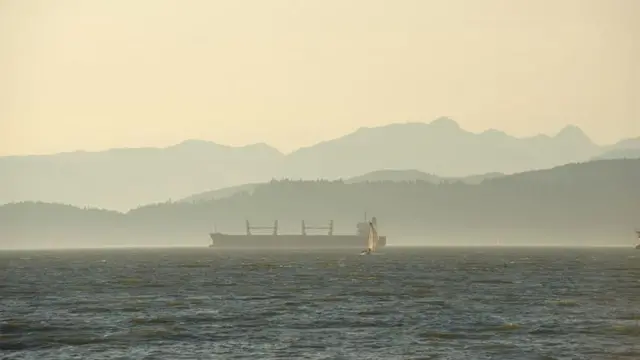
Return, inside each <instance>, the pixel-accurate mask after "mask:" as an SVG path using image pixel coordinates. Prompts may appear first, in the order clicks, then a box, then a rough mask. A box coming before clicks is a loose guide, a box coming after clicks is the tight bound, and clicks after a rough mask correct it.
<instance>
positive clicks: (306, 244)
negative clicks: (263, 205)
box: [209, 233, 387, 250]
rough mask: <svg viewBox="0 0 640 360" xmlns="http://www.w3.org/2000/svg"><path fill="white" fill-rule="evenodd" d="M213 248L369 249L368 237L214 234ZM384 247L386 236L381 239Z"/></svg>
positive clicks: (212, 238)
mask: <svg viewBox="0 0 640 360" xmlns="http://www.w3.org/2000/svg"><path fill="white" fill-rule="evenodd" d="M209 236H210V237H211V245H209V246H210V247H213V248H223V249H357V250H362V249H366V247H367V239H368V237H362V236H357V235H228V234H219V233H212V234H209ZM379 239H380V240H379V245H378V247H384V246H385V245H386V242H387V238H386V236H380V237H379Z"/></svg>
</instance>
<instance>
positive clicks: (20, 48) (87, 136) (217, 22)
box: [0, 0, 640, 155]
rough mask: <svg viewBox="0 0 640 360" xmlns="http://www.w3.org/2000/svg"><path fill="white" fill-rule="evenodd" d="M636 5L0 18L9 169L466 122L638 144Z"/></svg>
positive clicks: (93, 10) (0, 121) (119, 4)
mask: <svg viewBox="0 0 640 360" xmlns="http://www.w3.org/2000/svg"><path fill="white" fill-rule="evenodd" d="M638 14H640V2H638V1H635V0H606V1H603V0H553V1H552V0H536V1H533V0H531V1H527V0H485V1H461V0H446V1H444V0H443V1H437V0H433V1H429V0H427V1H418V0H403V1H381V0H350V1H342V0H340V1H338V0H323V1H293V0H292V1H282V0H273V1H246V0H237V1H198V0H194V1H186V2H183V1H166V0H138V1H108V0H102V1H97V0H58V1H46V0H30V1H22V0H2V1H0V155H20V154H21V155H24V154H49V153H56V152H64V151H74V150H104V149H107V148H113V147H141V146H168V145H173V144H175V143H179V142H181V141H183V140H186V139H202V140H210V141H214V142H217V143H220V144H225V145H233V146H238V145H246V144H252V143H263V142H264V143H268V144H269V145H271V146H274V147H275V148H277V149H278V150H280V151H283V152H290V151H293V150H295V149H297V148H299V147H302V146H309V145H313V144H315V143H317V142H320V141H324V140H328V139H331V138H335V137H338V136H342V135H344V134H346V133H349V132H352V131H354V130H356V129H358V128H360V127H363V126H366V127H372V126H380V125H384V124H389V123H395V122H406V121H411V122H422V121H431V120H433V119H435V118H437V117H439V116H448V117H451V118H453V119H455V120H456V121H457V122H458V123H459V124H460V125H461V127H463V128H464V129H467V130H469V131H472V132H482V131H484V130H487V129H492V128H493V129H499V130H502V131H505V132H507V133H509V134H512V135H514V136H519V137H522V136H530V135H535V134H538V133H544V134H549V135H554V134H555V133H557V132H558V131H560V129H562V128H563V127H564V126H565V125H567V124H574V125H576V126H578V127H580V128H581V129H583V130H584V131H585V132H586V133H587V134H589V135H590V136H591V137H592V138H593V140H594V141H595V142H596V143H598V144H601V145H606V144H609V143H613V142H615V141H617V140H619V139H621V138H627V137H635V136H639V135H640V120H639V119H640V101H638V99H639V98H640V95H639V91H640V89H639V86H640V85H639V84H640V65H639V64H640V41H639V40H638V36H639V34H640V24H639V23H638V21H637V18H638Z"/></svg>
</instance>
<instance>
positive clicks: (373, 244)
mask: <svg viewBox="0 0 640 360" xmlns="http://www.w3.org/2000/svg"><path fill="white" fill-rule="evenodd" d="M377 247H378V231H377V230H376V228H375V226H374V225H373V223H371V222H370V223H369V242H368V248H369V249H371V252H374V251H376V249H377Z"/></svg>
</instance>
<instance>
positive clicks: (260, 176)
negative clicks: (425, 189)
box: [0, 118, 635, 210]
mask: <svg viewBox="0 0 640 360" xmlns="http://www.w3.org/2000/svg"><path fill="white" fill-rule="evenodd" d="M630 144H635V140H633V139H632V140H627V141H621V142H619V143H618V144H615V145H612V146H608V147H604V148H601V147H599V146H597V145H595V144H593V143H592V142H591V140H589V138H588V137H587V136H586V135H585V134H584V133H583V132H582V131H581V130H580V129H579V128H577V127H574V126H568V127H566V128H565V129H563V130H562V131H560V132H559V133H558V134H557V135H555V136H546V135H539V136H534V137H530V138H521V139H519V138H515V137H512V136H509V135H507V134H505V133H503V132H500V131H496V130H489V131H485V132H483V133H481V134H474V133H471V132H468V131H465V130H463V129H461V128H460V127H459V126H458V124H457V123H455V122H454V121H453V120H451V119H447V118H441V119H438V120H436V121H433V122H431V123H429V124H426V123H407V124H394V125H389V126H382V127H378V128H370V129H369V128H362V129H360V130H358V131H356V132H354V133H352V134H349V135H346V136H344V137H341V138H338V139H334V140H330V141H326V142H322V143H319V144H317V145H314V146H311V147H307V148H303V149H299V150H298V151H295V152H293V153H292V154H289V155H286V156H285V155H283V154H281V153H280V152H278V151H277V150H275V149H273V148H271V147H269V146H268V145H265V144H256V145H251V146H245V147H237V148H235V147H229V146H222V145H218V144H215V143H211V142H206V141H196V140H189V141H185V142H183V143H181V144H178V145H175V146H171V147H168V148H163V149H157V148H140V149H113V150H108V151H103V152H91V153H88V152H73V153H64V154H57V155H49V156H14V157H0V204H2V203H7V202H16V201H46V202H62V203H68V204H73V205H77V206H97V207H102V208H109V209H118V210H128V209H130V208H132V207H134V206H137V205H138V204H141V203H149V202H158V201H165V200H167V199H183V198H185V197H188V196H191V195H193V194H198V193H202V192H207V191H213V190H215V191H217V190H218V189H222V188H226V187H232V186H238V185H242V184H250V183H256V182H264V181H268V180H269V179H272V178H276V179H283V178H290V179H307V180H314V179H339V178H342V179H348V178H351V177H354V176H360V175H362V174H366V173H370V172H373V171H378V170H380V169H415V170H416V171H418V172H421V173H425V174H436V176H437V177H439V178H446V179H450V178H453V177H456V178H460V177H467V176H470V175H473V174H487V173H505V174H509V173H515V172H520V171H526V170H530V169H542V168H549V167H553V166H557V165H562V164H565V163H570V162H579V161H586V160H588V159H591V158H592V157H593V156H596V155H598V154H601V153H602V152H603V151H604V150H606V151H609V150H613V149H622V148H626V147H628V146H630ZM387 175H390V174H387ZM372 176H373V175H372ZM434 181H435V180H434ZM465 181H472V180H471V179H470V178H468V179H466V180H465ZM475 181H478V179H476V180H475ZM225 191H226V190H225ZM223 193H224V191H223ZM223 195H224V194H223ZM216 196H217V195H216ZM224 196H226V195H224ZM214 197H215V196H214Z"/></svg>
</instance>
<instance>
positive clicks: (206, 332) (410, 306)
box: [0, 248, 640, 360]
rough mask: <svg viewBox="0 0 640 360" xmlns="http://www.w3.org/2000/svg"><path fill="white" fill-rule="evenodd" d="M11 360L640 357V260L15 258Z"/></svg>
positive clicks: (225, 255)
mask: <svg viewBox="0 0 640 360" xmlns="http://www.w3.org/2000/svg"><path fill="white" fill-rule="evenodd" d="M0 358H1V359H35V360H41V359H170V360H173V359H509V360H511V359H590V360H591V359H634V360H637V359H640V251H636V250H633V249H607V248H600V249H597V248H591V249H560V248H555V249H543V248H404V249H403V248H397V249H393V248H384V249H382V250H381V254H380V255H376V256H359V255H358V254H357V252H355V253H348V252H345V251H336V252H330V251H326V252H302V251H300V252H293V251H292V252H286V253H278V252H246V251H245V252H237V251H236V252H234V251H225V252H216V251H215V250H211V249H206V248H203V249H155V250H141V249H137V250H136V249H128V250H93V251H88V250H83V251H80V250H78V251H48V252H42V251H41V252H35V251H34V252H15V251H12V252H2V253H0Z"/></svg>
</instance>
